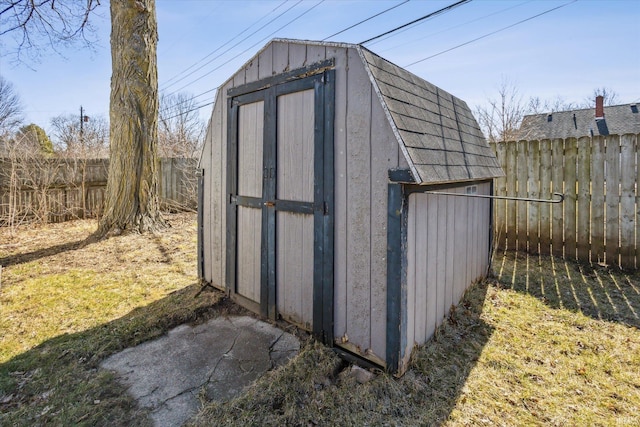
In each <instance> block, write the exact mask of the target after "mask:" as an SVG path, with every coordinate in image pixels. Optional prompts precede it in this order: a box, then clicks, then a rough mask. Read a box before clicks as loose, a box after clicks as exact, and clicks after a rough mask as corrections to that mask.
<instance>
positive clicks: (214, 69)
mask: <svg viewBox="0 0 640 427" xmlns="http://www.w3.org/2000/svg"><path fill="white" fill-rule="evenodd" d="M324 2H325V0H320V1H319V2H318V3H316V4H314V5H313V6H311V7H310V8H309V9H307V10H305V11H304V12H302V13H301V14H299V15H298V16H296V17H295V18H293V19H292V20H290V21H289V22H287V23H286V24H284V25H283V26H281V27H280V28H278V29H276V30H275V31H273V32H272V33H270V34H269V35H267V36H266V37H264V38H262V39H261V40H259V41H257V42H256V43H254V44H252V45H251V46H249V47H248V48H246V49H245V50H243V51H242V52H240V53H239V54H237V55H235V56H234V57H232V58H229V59H228V60H227V61H225V62H223V63H222V64H220V65H218V66H217V67H215V68H213V69H211V70H209V71H208V72H206V73H205V74H202V75H201V76H199V77H197V78H196V79H194V80H192V81H190V82H189V83H187V84H186V85H184V86H182V87H181V88H179V89H177V90H175V91H173V92H171V94H174V93H176V92H179V91H181V90H182V89H184V88H186V87H188V86H190V85H192V84H193V83H195V82H197V81H199V80H202V79H203V78H205V77H206V76H208V75H210V74H211V73H213V72H214V71H217V70H219V69H220V68H222V67H223V66H225V65H227V64H228V63H229V62H231V61H233V60H234V59H236V58H238V57H240V56H242V55H244V54H245V53H247V52H248V51H249V50H251V49H253V48H254V47H256V46H257V45H258V44H260V43H262V42H264V41H265V40H267V39H268V38H270V37H271V36H273V35H274V34H275V33H277V32H278V31H280V30H282V29H283V28H285V27H287V26H289V25H291V24H292V23H293V22H295V21H297V20H298V19H300V18H302V17H303V16H304V15H306V14H307V13H309V12H311V11H312V10H313V9H315V8H316V7H318V6H319V5H321V4H322V3H324ZM296 4H297V3H296Z"/></svg>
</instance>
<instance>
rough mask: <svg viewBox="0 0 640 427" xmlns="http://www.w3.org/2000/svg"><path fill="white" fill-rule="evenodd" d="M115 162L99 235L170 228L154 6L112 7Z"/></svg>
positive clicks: (147, 2)
mask: <svg viewBox="0 0 640 427" xmlns="http://www.w3.org/2000/svg"><path fill="white" fill-rule="evenodd" d="M111 22H112V28H111V61H112V76H111V100H110V108H109V119H110V131H111V132H110V155H109V158H110V162H109V177H108V180H107V190H106V206H105V213H104V216H103V217H102V219H101V220H100V225H99V227H98V235H105V234H108V233H116V234H117V233H119V232H122V231H126V230H132V231H137V232H146V231H155V230H157V229H159V228H162V227H163V226H165V221H164V220H163V218H162V215H161V214H160V202H159V196H158V189H159V187H158V167H159V165H158V155H157V152H158V73H157V64H156V46H157V41H158V30H157V21H156V10H155V1H154V0H112V1H111Z"/></svg>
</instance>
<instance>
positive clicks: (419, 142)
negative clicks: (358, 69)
mask: <svg viewBox="0 0 640 427" xmlns="http://www.w3.org/2000/svg"><path fill="white" fill-rule="evenodd" d="M357 48H358V50H359V52H360V54H361V57H362V58H363V60H364V63H365V68H366V69H367V71H368V73H369V76H370V78H371V82H372V83H373V85H374V87H375V88H376V91H377V93H378V96H379V98H380V101H381V102H382V104H383V108H384V109H385V111H386V112H387V113H388V118H389V119H390V123H391V125H392V127H393V130H394V133H395V135H396V137H397V138H398V142H399V143H400V144H401V148H402V149H403V152H404V153H405V155H406V156H407V161H408V163H409V165H410V167H411V171H412V173H413V174H414V179H415V181H416V182H417V183H422V184H426V183H440V182H451V181H471V180H477V179H487V178H495V177H499V176H504V172H503V171H502V168H501V167H500V165H499V163H498V161H497V159H496V157H495V154H494V152H493V150H492V149H491V148H490V147H489V145H488V144H487V141H486V140H485V138H484V136H483V134H482V131H481V130H480V127H479V126H478V123H477V122H476V120H475V118H474V117H473V114H472V113H471V110H470V109H469V107H468V106H467V104H466V103H465V102H464V101H462V100H461V99H459V98H456V97H455V96H453V95H451V94H450V93H448V92H446V91H444V90H442V89H440V88H438V87H436V86H434V85H433V84H431V83H429V82H428V81H426V80H424V79H422V78H420V77H418V76H416V75H415V74H412V73H410V72H409V71H407V70H405V69H403V68H401V67H399V66H397V65H395V64H393V63H391V62H389V61H387V60H385V59H383V58H381V57H380V56H378V55H376V54H374V53H372V52H371V51H369V50H367V49H365V48H364V47H362V46H357ZM416 174H417V175H418V176H415V175H416Z"/></svg>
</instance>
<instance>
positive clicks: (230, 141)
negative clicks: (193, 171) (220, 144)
mask: <svg viewBox="0 0 640 427" xmlns="http://www.w3.org/2000/svg"><path fill="white" fill-rule="evenodd" d="M227 102H228V105H227V111H228V113H227V192H226V203H227V230H226V232H227V244H226V248H225V249H226V255H227V256H226V259H227V262H226V265H225V289H226V290H227V293H229V294H235V293H236V250H237V247H236V232H237V230H236V228H237V216H236V215H237V207H236V204H235V203H233V202H232V201H231V198H232V196H233V195H236V194H238V176H237V174H238V172H237V171H238V160H237V159H238V150H237V140H238V105H233V104H232V102H231V99H228V101H227Z"/></svg>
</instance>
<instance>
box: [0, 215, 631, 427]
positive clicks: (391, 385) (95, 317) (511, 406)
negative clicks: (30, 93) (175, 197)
mask: <svg viewBox="0 0 640 427" xmlns="http://www.w3.org/2000/svg"><path fill="white" fill-rule="evenodd" d="M169 220H170V222H171V223H172V225H173V226H172V227H171V228H169V229H167V230H165V231H164V232H162V233H159V234H157V235H145V236H139V235H135V234H130V235H124V236H116V237H112V238H110V239H108V240H105V241H100V242H93V241H91V240H90V239H88V237H89V236H90V234H91V232H92V231H93V230H94V229H95V226H96V223H95V221H89V220H87V221H74V222H70V223H65V224H58V225H49V226H43V227H35V228H30V229H26V228H23V229H21V230H20V231H19V233H18V234H17V235H16V236H15V237H13V238H12V237H10V236H9V234H8V233H6V234H3V233H4V231H3V230H0V264H1V265H2V266H3V269H2V276H1V283H0V309H1V316H0V425H109V426H111V425H148V424H149V421H148V420H147V418H146V414H145V412H144V411H143V410H140V409H139V408H137V406H136V405H135V402H134V401H132V400H131V399H130V398H129V397H128V396H127V395H126V393H125V392H124V390H123V389H122V387H120V386H119V385H118V383H117V382H116V381H115V380H114V378H113V377H112V376H111V375H110V374H109V373H107V372H104V371H102V370H99V369H98V365H99V363H100V361H102V360H103V359H104V358H105V357H107V356H108V355H110V354H113V353H114V352H117V351H119V350H121V349H123V348H126V347H129V346H133V345H135V344H137V343H140V342H142V341H145V340H149V339H152V338H154V337H157V336H159V335H161V334H163V333H165V332H166V331H168V330H169V329H170V328H172V327H173V326H176V325H178V324H181V323H184V322H191V323H193V322H195V323H197V322H202V321H205V320H207V319H209V318H211V317H214V316H219V315H223V314H224V315H226V314H229V313H239V312H241V310H240V309H239V308H237V307H235V306H234V305H233V304H231V303H230V302H229V301H228V300H226V299H224V298H223V297H222V294H221V293H219V292H217V291H210V290H205V291H202V288H201V286H200V285H199V284H198V283H197V278H196V271H195V265H196V248H195V245H196V224H195V216H194V215H193V214H180V215H171V216H169ZM493 270H494V273H495V277H494V278H492V279H489V280H486V281H485V282H483V283H479V284H476V285H474V286H473V287H471V288H470V289H469V291H468V292H467V293H466V295H465V299H464V301H463V302H462V303H461V304H460V305H459V306H458V307H457V308H456V309H454V310H452V311H451V313H450V316H449V319H448V321H447V322H446V323H445V324H444V325H443V326H442V327H441V328H440V329H439V330H438V331H437V333H436V335H435V336H434V338H433V340H432V341H431V342H429V343H428V344H427V345H425V346H423V347H420V348H419V349H418V350H417V351H415V353H414V354H413V357H412V367H411V368H410V370H409V371H408V372H407V373H406V374H405V375H404V376H403V377H402V378H399V379H397V378H393V377H391V376H389V375H386V374H383V373H379V375H377V376H376V377H375V378H374V379H373V380H372V381H370V382H367V383H364V384H360V383H358V382H357V381H356V379H355V378H353V377H352V376H350V375H348V372H349V367H348V366H347V364H346V363H345V362H343V361H342V360H341V359H339V358H338V357H336V356H335V355H334V354H333V352H332V351H331V350H330V349H327V348H326V347H324V346H322V345H319V344H316V343H314V342H313V341H312V340H305V341H304V342H303V348H302V351H301V353H300V354H299V356H297V357H296V358H294V359H293V360H292V361H291V362H290V363H289V364H288V365H285V366H283V367H281V368H279V369H277V370H274V371H271V372H269V373H268V374H267V375H266V376H264V377H263V378H262V379H261V380H259V381H258V382H257V383H256V384H255V385H253V386H252V387H251V388H250V389H249V390H247V392H246V393H245V394H244V395H241V396H239V397H237V398H235V399H233V400H231V401H229V402H224V403H219V402H203V408H202V410H201V412H200V413H199V414H198V415H197V416H196V417H195V418H194V419H193V420H191V424H193V425H196V426H206V425H230V426H234V425H235V426H243V427H244V426H262V425H274V426H275V425H278V426H280V425H291V426H297V425H304V426H307V425H320V426H322V425H409V426H412V425H442V424H444V425H454V426H458V425H460V426H462V425H496V424H497V425H563V426H564V425H605V426H606V425H611V426H614V425H615V426H620V425H623V426H624V425H629V426H635V425H640V275H639V274H638V273H637V272H636V273H627V272H621V271H618V270H610V269H606V268H603V267H599V266H588V265H580V264H576V263H573V262H565V261H564V260H561V259H558V258H552V257H542V256H527V255H525V254H515V253H511V252H508V253H506V254H499V255H497V256H496V259H495V260H494V268H493Z"/></svg>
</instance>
